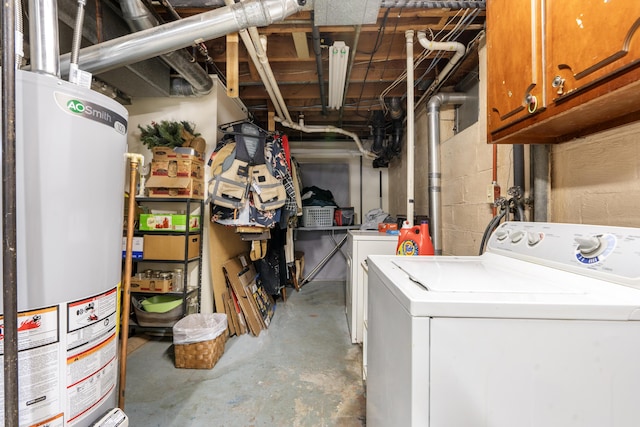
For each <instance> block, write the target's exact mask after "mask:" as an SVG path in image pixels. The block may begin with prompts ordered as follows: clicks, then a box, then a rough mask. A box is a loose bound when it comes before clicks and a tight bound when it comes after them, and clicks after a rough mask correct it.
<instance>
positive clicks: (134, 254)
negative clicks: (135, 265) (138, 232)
mask: <svg viewBox="0 0 640 427" xmlns="http://www.w3.org/2000/svg"><path fill="white" fill-rule="evenodd" d="M143 249H144V240H143V239H142V237H134V238H133V243H132V246H131V259H142V253H143ZM126 257H127V238H126V237H123V238H122V258H123V259H124V258H126Z"/></svg>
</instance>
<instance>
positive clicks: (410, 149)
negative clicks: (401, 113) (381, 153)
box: [404, 30, 415, 227]
mask: <svg viewBox="0 0 640 427" xmlns="http://www.w3.org/2000/svg"><path fill="white" fill-rule="evenodd" d="M404 35H405V38H406V39H407V222H408V223H409V226H410V227H412V226H413V208H414V175H415V171H414V157H415V152H414V151H415V148H414V146H415V141H414V136H413V127H414V118H413V114H414V111H413V109H414V106H413V105H414V100H413V79H414V78H413V30H407V31H406V32H405V33H404Z"/></svg>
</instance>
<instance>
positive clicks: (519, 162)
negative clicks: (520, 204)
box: [513, 144, 524, 194]
mask: <svg viewBox="0 0 640 427" xmlns="http://www.w3.org/2000/svg"><path fill="white" fill-rule="evenodd" d="M513 185H514V186H516V187H519V188H520V190H521V191H522V194H524V145H522V144H516V145H514V146H513Z"/></svg>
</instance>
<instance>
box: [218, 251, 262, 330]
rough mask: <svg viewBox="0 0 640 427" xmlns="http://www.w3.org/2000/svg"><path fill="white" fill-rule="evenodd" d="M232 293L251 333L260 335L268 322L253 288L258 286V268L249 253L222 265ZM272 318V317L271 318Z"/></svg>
mask: <svg viewBox="0 0 640 427" xmlns="http://www.w3.org/2000/svg"><path fill="white" fill-rule="evenodd" d="M222 269H223V270H224V273H225V277H226V279H227V283H228V285H229V288H230V289H231V291H232V294H233V295H234V296H235V297H236V298H237V300H238V304H239V306H240V309H241V310H242V314H243V315H244V318H245V320H246V322H247V324H248V326H249V330H250V331H251V334H252V335H254V336H258V335H260V331H262V329H265V328H266V327H267V326H268V324H265V321H264V319H263V317H262V314H261V313H260V309H259V307H258V305H257V301H256V298H255V297H254V296H253V288H254V286H256V270H255V268H254V266H253V263H252V262H251V261H250V260H249V257H248V256H247V255H240V256H238V257H235V258H231V259H230V260H228V261H227V262H225V263H224V264H223V266H222ZM269 320H270V319H269Z"/></svg>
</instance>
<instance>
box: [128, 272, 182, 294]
mask: <svg viewBox="0 0 640 427" xmlns="http://www.w3.org/2000/svg"><path fill="white" fill-rule="evenodd" d="M172 290H173V281H172V280H171V279H167V280H163V279H147V278H142V279H141V278H138V277H135V276H134V277H132V278H131V292H153V293H164V292H171V291H172Z"/></svg>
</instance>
